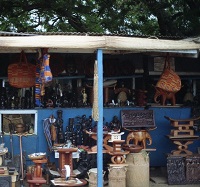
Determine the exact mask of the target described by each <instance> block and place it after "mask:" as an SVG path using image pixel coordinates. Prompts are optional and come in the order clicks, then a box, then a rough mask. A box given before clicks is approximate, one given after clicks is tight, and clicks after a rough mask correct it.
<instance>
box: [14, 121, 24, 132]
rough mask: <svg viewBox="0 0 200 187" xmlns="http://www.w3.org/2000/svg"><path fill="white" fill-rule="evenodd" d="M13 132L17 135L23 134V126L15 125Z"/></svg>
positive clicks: (20, 124)
mask: <svg viewBox="0 0 200 187" xmlns="http://www.w3.org/2000/svg"><path fill="white" fill-rule="evenodd" d="M15 130H16V131H17V133H23V132H24V124H22V123H19V124H16V125H15Z"/></svg>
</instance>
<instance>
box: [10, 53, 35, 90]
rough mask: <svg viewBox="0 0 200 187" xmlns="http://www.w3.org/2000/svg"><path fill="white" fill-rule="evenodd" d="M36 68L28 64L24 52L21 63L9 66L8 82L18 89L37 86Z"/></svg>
mask: <svg viewBox="0 0 200 187" xmlns="http://www.w3.org/2000/svg"><path fill="white" fill-rule="evenodd" d="M35 71H36V66H35V65H34V64H31V63H29V62H27V58H26V55H25V53H24V51H22V52H21V54H20V61H19V62H16V63H12V64H10V65H9V66H8V82H9V84H10V85H11V86H13V87H16V88H29V87H32V86H34V85H35Z"/></svg>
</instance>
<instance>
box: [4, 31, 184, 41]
mask: <svg viewBox="0 0 200 187" xmlns="http://www.w3.org/2000/svg"><path fill="white" fill-rule="evenodd" d="M33 35H45V36H47V35H48V36H49V35H60V36H62V35H65V36H72V35H73V36H123V37H138V38H154V39H172V40H179V39H184V38H185V37H182V36H162V35H160V36H152V35H129V34H123V33H120V34H117V33H95V32H87V33H85V32H25V33H14V32H4V31H0V36H33Z"/></svg>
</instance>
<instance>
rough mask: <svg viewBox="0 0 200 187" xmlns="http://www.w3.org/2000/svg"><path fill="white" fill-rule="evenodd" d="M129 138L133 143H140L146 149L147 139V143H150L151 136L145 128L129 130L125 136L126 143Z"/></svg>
mask: <svg viewBox="0 0 200 187" xmlns="http://www.w3.org/2000/svg"><path fill="white" fill-rule="evenodd" d="M131 140H133V142H134V144H135V145H140V144H141V146H142V147H143V148H144V149H146V141H147V140H149V144H148V145H151V144H152V138H151V136H150V134H149V133H148V132H147V131H146V130H137V131H131V132H130V133H129V134H128V136H127V138H126V144H129V142H130V141H131Z"/></svg>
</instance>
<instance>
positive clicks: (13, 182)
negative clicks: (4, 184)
mask: <svg viewBox="0 0 200 187" xmlns="http://www.w3.org/2000/svg"><path fill="white" fill-rule="evenodd" d="M4 169H5V173H4V174H0V176H11V182H12V187H15V182H16V179H17V175H18V172H17V171H15V172H14V174H13V175H9V173H8V170H7V167H4Z"/></svg>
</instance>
